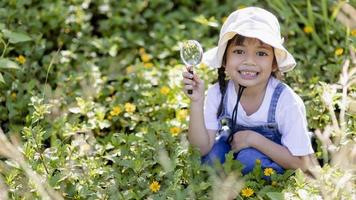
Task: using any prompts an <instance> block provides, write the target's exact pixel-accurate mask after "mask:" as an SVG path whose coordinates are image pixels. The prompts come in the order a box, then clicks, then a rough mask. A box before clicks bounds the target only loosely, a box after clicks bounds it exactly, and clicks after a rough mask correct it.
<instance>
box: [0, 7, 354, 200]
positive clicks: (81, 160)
mask: <svg viewBox="0 0 356 200" xmlns="http://www.w3.org/2000/svg"><path fill="white" fill-rule="evenodd" d="M344 4H345V2H344V1H327V0H323V1H302V0H299V1H285V0H270V1H257V0H249V1H232V0H231V1H230V0H226V1H213V0H201V1H186V0H181V1H178V0H177V1H163V0H150V1H148V0H144V1H109V0H98V1H91V0H70V1H63V0H54V1H52V0H43V1H36V0H30V1H24V0H23V1H21V0H17V1H15V0H9V1H1V2H0V28H1V32H0V38H1V48H2V49H0V52H1V53H2V56H1V60H0V61H1V62H0V64H1V66H0V72H1V77H0V78H1V80H3V83H2V84H1V85H0V88H1V93H0V94H1V96H0V121H1V128H2V129H3V130H4V132H5V133H6V135H7V137H8V138H12V142H13V143H16V142H15V141H17V142H18V143H20V146H21V152H22V153H23V155H24V159H25V160H26V161H27V162H28V164H29V166H30V168H31V169H32V170H34V171H35V172H36V173H37V174H39V176H40V177H41V180H43V182H46V183H48V184H49V185H50V188H53V189H54V190H56V191H57V192H58V194H60V196H63V197H64V198H68V199H117V198H120V199H142V198H145V199H167V198H168V199H187V198H190V199H195V198H199V199H204V198H205V199H210V198H212V197H214V191H216V187H217V185H219V184H216V183H217V180H220V179H219V178H221V176H218V177H216V176H214V173H213V172H211V171H209V169H204V168H201V167H200V165H199V155H198V153H197V151H196V150H194V149H192V148H190V147H189V145H188V143H187V140H186V135H185V132H186V130H187V120H188V118H187V116H188V112H189V111H188V106H189V101H188V99H187V98H186V97H185V96H184V94H183V92H182V90H181V83H180V81H181V78H180V76H181V72H182V70H184V66H183V65H182V64H181V61H180V60H179V46H178V43H179V42H180V41H183V40H186V39H197V40H199V41H200V42H201V43H202V45H203V48H204V49H208V48H211V47H213V46H214V44H216V43H217V40H218V34H219V28H220V27H221V25H222V23H223V21H224V19H225V18H226V17H227V16H228V14H229V13H231V12H232V11H234V10H236V9H238V8H241V7H245V6H250V5H255V6H260V7H263V8H266V9H268V10H270V11H271V12H273V13H274V14H276V15H277V16H279V20H280V23H281V25H282V35H283V36H284V38H285V44H286V46H287V49H289V50H290V51H291V53H292V54H293V55H294V56H295V58H296V60H297V62H298V66H297V67H296V69H295V70H294V71H293V72H290V73H288V74H286V77H285V81H286V82H287V83H288V84H289V85H290V86H291V87H292V88H293V89H294V90H295V91H296V92H297V93H298V94H299V95H300V96H301V97H302V98H303V100H304V101H305V104H306V107H307V113H308V122H309V128H310V130H311V131H313V132H314V131H315V130H318V129H320V130H324V129H326V127H327V126H328V125H329V124H332V123H333V121H332V115H330V114H329V112H330V110H328V106H327V105H325V104H323V103H322V102H323V100H322V98H321V97H322V94H323V92H324V90H323V88H325V87H324V86H325V85H324V86H323V84H321V82H326V83H339V78H340V73H341V72H342V66H343V64H344V62H345V61H346V60H350V59H351V57H352V53H353V52H354V44H355V35H356V31H355V29H354V28H355V27H352V26H345V25H343V24H342V23H340V22H339V21H338V20H337V16H338V14H339V13H340V12H341V8H342V6H343V5H344ZM349 4H350V5H353V6H354V7H355V2H354V1H351V2H349ZM349 17H350V16H349ZM354 62H355V60H353V62H351V67H350V68H354ZM197 73H199V74H200V75H201V76H202V77H203V79H204V80H205V82H206V84H207V85H209V84H211V83H213V82H214V81H215V80H216V78H217V75H216V72H215V71H212V70H210V69H208V68H207V67H206V66H203V65H200V66H199V68H198V69H197ZM351 75H352V74H351ZM355 88H356V87H355V85H354V84H351V85H350V87H349V89H348V90H347V94H348V102H351V103H348V104H347V105H346V104H342V103H340V100H341V97H342V95H341V93H340V88H336V89H335V90H336V92H335V95H334V96H333V99H332V101H333V103H332V105H333V106H334V107H333V108H334V109H333V112H335V113H336V116H339V115H340V112H341V111H342V110H343V108H346V114H345V116H346V117H345V124H344V125H342V126H343V127H344V129H342V131H343V133H344V136H345V137H344V139H345V140H343V141H344V142H345V141H346V142H345V143H343V144H346V143H349V142H353V141H354V134H355V130H356V127H355V117H356V116H355V110H356V109H355V107H356V103H355V99H356V96H355ZM331 139H332V137H331ZM314 146H315V150H316V151H317V155H318V156H319V159H320V161H321V162H322V163H325V164H326V163H328V162H329V161H330V158H329V157H328V156H325V155H328V152H327V151H324V152H323V151H322V142H321V141H320V140H318V139H314ZM230 164H231V163H230ZM230 168H231V169H230ZM230 168H229V167H225V168H224V170H225V173H226V174H227V176H226V177H225V178H226V179H225V178H223V179H221V180H220V181H226V180H229V179H228V178H229V177H230V176H228V174H229V173H228V172H231V171H233V170H232V169H233V168H234V167H231V166H230ZM236 168H238V166H236ZM0 173H1V177H2V183H3V184H2V185H3V188H5V189H4V191H6V192H5V193H6V194H7V197H8V198H11V199H31V198H34V197H36V198H39V196H41V195H42V193H41V192H38V189H34V188H37V187H36V183H33V182H35V181H33V180H32V179H31V176H27V175H26V170H25V171H24V169H23V167H21V166H19V162H18V161H16V160H14V159H11V158H9V157H8V156H4V155H3V157H2V159H1V165H0ZM256 173H257V172H256ZM258 173H261V172H258ZM234 176H238V175H236V174H235V175H234ZM258 176H259V175H258V174H257V175H256V177H258ZM293 176H294V175H293ZM298 176H299V175H298ZM300 176H302V175H300ZM214 177H215V178H214ZM223 177H224V176H223ZM288 177H289V176H286V177H276V178H275V180H276V181H278V185H277V186H275V187H272V186H269V187H267V189H266V186H268V185H269V183H267V182H260V181H257V180H253V178H251V179H249V180H251V181H250V185H249V186H250V187H252V188H253V189H254V190H255V193H256V194H255V195H254V197H253V198H257V197H258V195H259V196H260V197H266V198H267V196H266V195H267V192H277V193H278V194H280V192H281V191H282V190H283V189H288V188H289V187H294V188H295V187H297V186H296V185H295V184H296V183H300V181H299V182H298V180H299V179H293V178H288ZM287 179H288V180H289V181H286V182H284V181H285V180H287ZM29 180H32V182H31V181H30V182H29V183H28V181H29ZM293 180H297V181H293ZM301 180H302V181H301V182H303V181H304V179H302V178H301ZM154 181H157V182H158V183H159V186H160V188H158V191H157V192H154V191H152V189H150V185H151V184H152V183H153V182H154ZM247 185H248V184H247ZM220 189H221V188H220ZM212 191H213V192H212ZM258 191H261V192H260V193H258ZM308 191H309V192H310V191H312V189H310V190H308ZM316 193H318V192H316ZM275 194H276V193H269V195H268V198H272V197H274V196H273V195H275ZM278 194H277V196H278ZM236 195H238V196H239V198H242V197H241V196H240V195H239V194H236ZM271 195H272V196H271ZM298 195H299V196H298ZM337 195H340V194H337ZM343 195H346V196H347V195H349V196H348V197H351V196H350V195H352V194H343ZM42 197H43V196H42ZM279 197H280V196H279ZM295 197H296V198H297V197H300V198H302V197H301V195H300V194H299V193H296V195H295ZM275 198H276V197H275Z"/></svg>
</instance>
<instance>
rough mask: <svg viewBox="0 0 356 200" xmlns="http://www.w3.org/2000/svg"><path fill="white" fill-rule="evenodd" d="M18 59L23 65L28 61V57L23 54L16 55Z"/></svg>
mask: <svg viewBox="0 0 356 200" xmlns="http://www.w3.org/2000/svg"><path fill="white" fill-rule="evenodd" d="M16 61H17V62H19V63H20V64H22V65H23V64H24V63H25V62H26V58H25V57H24V56H23V55H19V56H17V57H16Z"/></svg>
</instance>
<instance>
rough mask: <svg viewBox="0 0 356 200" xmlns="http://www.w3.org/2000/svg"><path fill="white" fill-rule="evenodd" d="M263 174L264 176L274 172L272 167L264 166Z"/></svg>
mask: <svg viewBox="0 0 356 200" xmlns="http://www.w3.org/2000/svg"><path fill="white" fill-rule="evenodd" d="M263 174H264V175H265V176H271V175H272V174H274V170H273V169H272V168H269V167H268V168H266V169H265V170H264V171H263Z"/></svg>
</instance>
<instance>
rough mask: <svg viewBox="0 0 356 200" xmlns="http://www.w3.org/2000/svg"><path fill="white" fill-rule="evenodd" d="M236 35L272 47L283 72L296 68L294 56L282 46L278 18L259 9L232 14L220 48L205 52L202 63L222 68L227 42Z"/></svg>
mask: <svg viewBox="0 0 356 200" xmlns="http://www.w3.org/2000/svg"><path fill="white" fill-rule="evenodd" d="M236 34H239V35H242V36H245V37H251V38H257V39H259V40H261V41H262V42H264V43H266V44H268V45H271V46H272V47H273V48H274V54H275V57H276V60H277V65H278V68H279V70H280V71H281V72H287V71H290V70H292V69H293V68H294V67H295V65H296V62H295V60H294V58H293V56H292V55H291V54H290V53H289V52H288V51H287V50H286V49H285V48H284V47H283V45H282V44H283V38H281V33H280V27H279V23H278V20H277V18H276V17H275V16H274V15H273V14H272V13H270V12H268V11H266V10H264V9H262V8H257V7H248V8H243V9H240V10H236V11H235V12H233V13H231V14H230V15H229V17H228V18H227V19H226V21H225V23H224V24H223V26H222V28H221V31H220V38H219V43H218V46H217V47H215V48H213V49H210V50H208V51H207V52H205V53H204V55H203V60H202V62H203V63H205V64H206V65H208V66H210V67H213V68H219V67H221V64H222V63H221V62H222V58H223V55H224V52H225V49H226V45H227V42H228V41H229V40H230V39H231V38H233V37H234V36H235V35H236Z"/></svg>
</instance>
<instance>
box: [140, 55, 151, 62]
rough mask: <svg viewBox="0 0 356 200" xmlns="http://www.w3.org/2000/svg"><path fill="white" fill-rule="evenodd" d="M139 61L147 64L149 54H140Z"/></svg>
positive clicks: (149, 57)
mask: <svg viewBox="0 0 356 200" xmlns="http://www.w3.org/2000/svg"><path fill="white" fill-rule="evenodd" d="M141 60H142V61H143V62H148V61H150V60H151V56H150V55H149V54H147V53H143V54H141Z"/></svg>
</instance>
